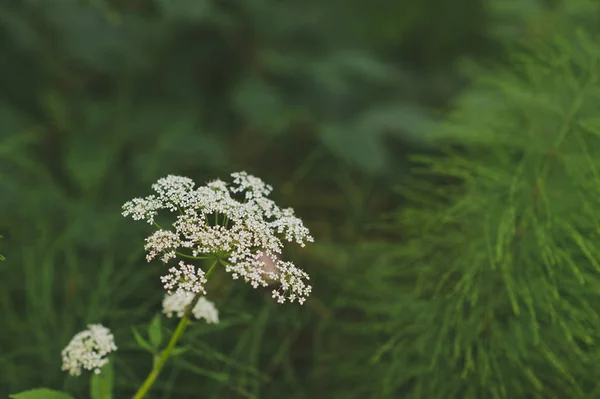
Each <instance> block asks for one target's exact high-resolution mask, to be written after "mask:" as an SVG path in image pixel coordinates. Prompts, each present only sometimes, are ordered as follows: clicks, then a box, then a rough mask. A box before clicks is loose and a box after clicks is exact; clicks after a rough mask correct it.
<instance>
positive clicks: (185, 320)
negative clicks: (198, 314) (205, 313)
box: [133, 260, 218, 399]
mask: <svg viewBox="0 0 600 399" xmlns="http://www.w3.org/2000/svg"><path fill="white" fill-rule="evenodd" d="M217 263H218V261H217V260H215V261H214V262H213V264H212V265H211V266H210V269H208V272H206V276H205V277H206V278H208V276H210V274H211V273H212V272H213V270H214V269H215V266H216V265H217ZM201 296H202V294H196V296H194V299H193V300H192V302H191V303H190V304H189V305H188V306H187V307H186V309H185V312H184V314H183V317H182V318H181V320H180V321H179V324H178V325H177V328H176V329H175V332H174V333H173V336H172V337H171V340H170V341H169V343H168V344H167V347H166V348H165V350H164V351H162V353H161V355H160V357H159V358H158V360H157V361H156V362H155V363H154V366H153V367H152V371H150V374H148V377H146V380H145V381H144V383H143V384H142V386H140V388H139V389H138V391H137V392H136V394H135V395H134V396H133V399H142V398H143V397H144V396H145V395H146V394H147V393H148V391H150V388H152V385H153V384H154V382H155V381H156V378H157V377H158V375H159V374H160V372H161V370H162V368H163V366H164V365H165V363H166V362H167V359H169V356H170V355H171V352H173V349H174V348H175V345H176V344H177V341H179V338H180V337H181V334H183V331H184V330H185V327H186V326H187V325H188V324H189V322H190V316H191V314H192V309H193V307H194V306H195V305H196V303H197V302H198V300H199V299H200V297H201Z"/></svg>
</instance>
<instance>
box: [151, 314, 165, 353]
mask: <svg viewBox="0 0 600 399" xmlns="http://www.w3.org/2000/svg"><path fill="white" fill-rule="evenodd" d="M148 336H149V337H150V344H151V345H152V347H153V348H154V349H156V350H157V349H159V348H160V344H161V342H162V327H161V316H160V314H157V315H155V316H154V318H153V319H152V322H151V323H150V326H149V327H148Z"/></svg>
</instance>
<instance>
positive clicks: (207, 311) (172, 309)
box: [163, 291, 219, 324]
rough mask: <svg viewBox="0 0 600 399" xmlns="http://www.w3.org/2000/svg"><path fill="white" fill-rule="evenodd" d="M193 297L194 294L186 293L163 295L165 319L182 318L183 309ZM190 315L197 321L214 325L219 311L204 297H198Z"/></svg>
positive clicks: (217, 320)
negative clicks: (175, 316) (174, 316)
mask: <svg viewBox="0 0 600 399" xmlns="http://www.w3.org/2000/svg"><path fill="white" fill-rule="evenodd" d="M194 296H195V294H194V293H192V292H186V291H180V292H176V293H174V294H172V295H169V294H167V295H165V297H164V299H163V313H165V314H166V315H167V317H173V314H176V315H177V317H183V314H184V312H185V307H186V306H187V305H189V304H190V303H191V302H192V300H193V299H194ZM192 314H193V315H194V316H195V317H196V318H197V319H205V320H206V322H207V323H215V324H216V323H218V322H219V311H218V310H217V308H215V305H214V303H212V302H211V301H209V300H208V299H206V298H205V297H200V299H199V300H198V302H197V303H196V305H195V306H194V308H193V309H192Z"/></svg>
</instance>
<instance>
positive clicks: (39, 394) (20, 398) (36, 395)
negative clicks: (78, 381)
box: [9, 388, 73, 399]
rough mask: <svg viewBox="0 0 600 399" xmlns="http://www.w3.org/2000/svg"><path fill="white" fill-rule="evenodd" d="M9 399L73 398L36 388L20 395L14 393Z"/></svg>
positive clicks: (61, 393)
mask: <svg viewBox="0 0 600 399" xmlns="http://www.w3.org/2000/svg"><path fill="white" fill-rule="evenodd" d="M9 397H10V398H11V399H73V397H72V396H71V395H69V394H67V393H64V392H60V391H54V390H52V389H47V388H38V389H32V390H29V391H25V392H21V393H15V394H13V395H10V396H9Z"/></svg>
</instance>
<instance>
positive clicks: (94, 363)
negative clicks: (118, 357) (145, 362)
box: [62, 324, 117, 376]
mask: <svg viewBox="0 0 600 399" xmlns="http://www.w3.org/2000/svg"><path fill="white" fill-rule="evenodd" d="M116 350H117V346H116V345H115V339H114V337H113V335H112V333H111V332H110V330H109V329H108V328H106V327H104V326H102V325H101V324H89V325H88V329H87V330H83V331H81V332H79V333H77V334H76V335H75V336H74V337H73V339H71V342H69V345H67V347H66V348H65V349H63V351H62V361H63V365H62V370H63V371H68V372H69V374H71V375H72V376H79V375H81V370H82V369H85V370H94V372H95V373H96V374H100V369H101V368H102V367H103V366H104V365H105V364H106V363H108V354H109V353H110V352H112V351H116Z"/></svg>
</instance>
